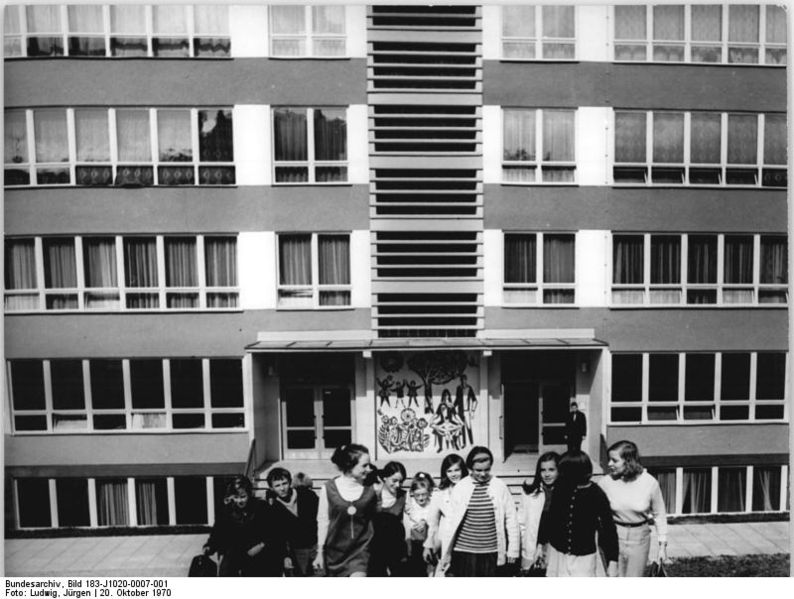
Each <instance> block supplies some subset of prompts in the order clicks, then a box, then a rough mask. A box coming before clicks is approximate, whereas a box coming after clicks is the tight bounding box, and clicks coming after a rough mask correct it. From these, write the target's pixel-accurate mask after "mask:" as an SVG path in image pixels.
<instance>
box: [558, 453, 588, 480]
mask: <svg viewBox="0 0 794 599" xmlns="http://www.w3.org/2000/svg"><path fill="white" fill-rule="evenodd" d="M558 467H559V469H560V481H562V482H563V483H564V484H565V485H567V486H570V487H575V486H576V485H583V484H585V483H586V482H587V481H589V480H590V477H591V476H592V475H593V462H591V461H590V456H588V455H587V454H586V453H585V452H583V451H575V450H574V451H566V452H565V453H564V454H562V456H561V457H560V463H559V464H558Z"/></svg>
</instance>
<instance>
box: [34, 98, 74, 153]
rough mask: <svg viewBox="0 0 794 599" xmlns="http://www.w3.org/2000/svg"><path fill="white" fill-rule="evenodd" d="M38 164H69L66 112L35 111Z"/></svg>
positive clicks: (56, 110) (54, 110) (55, 110)
mask: <svg viewBox="0 0 794 599" xmlns="http://www.w3.org/2000/svg"><path fill="white" fill-rule="evenodd" d="M33 129H34V131H35V136H36V162H68V161H69V136H68V134H67V132H66V111H65V110H62V109H61V110H58V109H53V110H34V111H33Z"/></svg>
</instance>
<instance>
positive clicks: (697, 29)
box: [691, 4, 722, 42]
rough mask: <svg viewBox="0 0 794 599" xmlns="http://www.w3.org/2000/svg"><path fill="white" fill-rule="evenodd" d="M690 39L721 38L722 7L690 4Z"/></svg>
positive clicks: (701, 40) (710, 39)
mask: <svg viewBox="0 0 794 599" xmlns="http://www.w3.org/2000/svg"><path fill="white" fill-rule="evenodd" d="M691 10H692V40H693V41H698V42H718V41H720V40H721V39H722V7H721V6H719V5H701V4H696V5H693V6H691Z"/></svg>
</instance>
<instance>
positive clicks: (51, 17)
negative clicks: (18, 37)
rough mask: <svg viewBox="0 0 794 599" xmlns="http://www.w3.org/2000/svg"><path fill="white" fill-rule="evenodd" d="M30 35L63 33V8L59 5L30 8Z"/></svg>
mask: <svg viewBox="0 0 794 599" xmlns="http://www.w3.org/2000/svg"><path fill="white" fill-rule="evenodd" d="M26 10H27V17H28V18H27V25H28V33H61V32H62V30H63V29H62V26H61V7H60V6H59V5H47V6H36V5H33V6H28V7H26Z"/></svg>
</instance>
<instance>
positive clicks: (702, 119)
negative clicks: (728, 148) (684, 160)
mask: <svg viewBox="0 0 794 599" xmlns="http://www.w3.org/2000/svg"><path fill="white" fill-rule="evenodd" d="M691 119H692V120H691V126H690V132H691V137H690V150H689V151H690V157H689V160H690V162H691V163H692V164H719V162H720V128H721V117H720V115H719V114H718V113H711V112H693V113H692V116H691Z"/></svg>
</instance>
